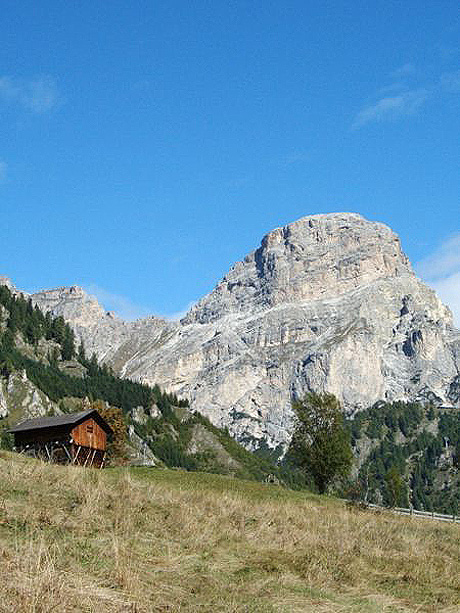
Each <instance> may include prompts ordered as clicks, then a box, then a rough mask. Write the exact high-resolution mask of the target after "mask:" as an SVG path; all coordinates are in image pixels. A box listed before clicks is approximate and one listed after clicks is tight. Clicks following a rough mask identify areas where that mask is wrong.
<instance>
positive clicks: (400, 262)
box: [33, 213, 460, 447]
mask: <svg viewBox="0 0 460 613" xmlns="http://www.w3.org/2000/svg"><path fill="white" fill-rule="evenodd" d="M33 299H34V300H35V301H36V302H37V303H38V304H39V305H40V306H41V307H43V308H45V309H51V310H52V311H53V312H55V313H58V314H62V315H63V316H64V317H65V318H66V319H68V320H69V321H70V322H71V323H72V324H73V326H74V328H75V331H76V332H77V334H78V336H79V337H80V338H82V339H83V340H84V342H85V346H86V348H87V353H91V352H92V351H95V352H96V353H97V355H98V356H99V357H100V358H101V359H103V360H105V361H106V362H108V363H110V364H111V365H112V366H113V367H114V368H115V369H116V370H117V371H118V372H120V373H121V374H122V375H123V376H127V377H130V378H134V379H137V380H141V381H145V382H148V383H158V384H159V385H160V386H162V387H164V388H166V389H168V390H170V391H174V392H175V393H177V394H178V395H181V396H185V397H187V398H189V400H190V402H191V405H192V408H196V409H198V410H200V411H201V412H203V413H205V414H206V415H208V416H209V418H210V419H211V420H212V421H213V422H214V423H216V424H217V425H225V426H228V427H229V429H230V431H231V432H232V433H233V434H234V435H235V436H236V437H237V438H238V439H239V440H241V441H243V442H245V443H246V444H247V446H248V447H256V446H257V445H258V444H260V442H261V441H262V440H264V441H265V442H267V443H268V444H269V445H270V446H272V447H275V446H277V445H279V444H282V445H284V444H285V443H286V442H287V441H288V440H289V437H290V431H291V428H292V411H291V400H292V398H293V397H298V396H302V395H303V394H305V393H306V392H307V391H310V390H313V391H318V392H323V391H328V392H332V393H334V394H335V395H336V396H338V397H339V399H340V400H341V401H342V403H343V404H344V406H345V408H346V410H347V411H350V412H351V411H355V410H359V409H360V408H363V407H366V406H369V405H370V404H373V403H374V402H376V401H377V400H419V401H423V402H428V401H431V402H434V403H436V404H455V405H457V404H458V403H459V402H460V392H459V389H460V378H459V377H458V367H459V365H460V334H459V333H458V332H457V331H456V330H454V328H453V327H452V316H451V313H450V311H449V310H448V309H447V308H446V307H445V306H444V305H443V304H442V303H441V302H440V301H439V299H438V297H437V296H436V294H435V293H434V292H433V291H432V290H431V289H429V288H428V287H427V286H426V285H425V284H424V283H422V282H421V281H420V280H419V279H417V278H416V276H415V275H414V273H413V271H412V268H411V266H410V263H409V261H408V259H407V257H406V256H405V255H404V253H403V252H402V250H401V246H400V243H399V239H398V237H397V236H396V235H395V234H394V233H393V232H392V231H391V230H390V229H389V228H388V227H387V226H385V225H383V224H381V223H375V222H371V221H368V220H366V219H364V218H363V217H361V216H360V215H356V214H351V213H336V214H328V215H314V216H310V217H304V218H302V219H300V220H298V221H296V222H294V223H291V224H289V225H287V226H285V227H284V228H277V229H275V230H273V231H272V232H269V233H268V234H267V235H266V236H265V237H264V238H263V239H262V243H261V246H260V247H259V248H258V249H257V250H256V251H254V252H252V253H250V254H249V255H248V256H246V258H244V260H243V261H241V262H238V263H236V264H235V265H234V266H233V267H232V268H231V270H230V271H229V273H228V274H227V275H226V276H225V277H224V278H223V279H222V280H221V281H220V282H219V283H218V284H217V286H216V288H215V289H214V290H213V291H212V292H211V293H210V294H208V295H207V296H205V297H204V298H203V299H202V300H200V301H199V302H198V303H197V304H196V305H195V306H194V307H193V308H192V309H191V310H190V312H189V313H188V314H187V315H186V317H185V318H184V319H183V320H182V321H181V322H175V323H174V322H166V321H163V320H160V319H156V318H149V319H144V320H138V321H136V322H123V321H122V320H120V319H118V318H116V317H114V316H113V315H111V314H107V313H105V312H104V310H103V309H102V307H100V305H99V304H98V303H97V301H96V300H95V299H93V298H91V297H89V296H88V295H87V294H85V292H83V290H81V289H79V288H63V289H59V290H51V291H49V292H47V291H45V292H40V293H39V294H35V295H34V296H33Z"/></svg>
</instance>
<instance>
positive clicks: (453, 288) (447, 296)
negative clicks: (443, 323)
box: [429, 272, 460, 328]
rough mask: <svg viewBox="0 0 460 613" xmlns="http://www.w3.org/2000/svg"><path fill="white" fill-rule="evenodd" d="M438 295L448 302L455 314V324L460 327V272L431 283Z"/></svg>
mask: <svg viewBox="0 0 460 613" xmlns="http://www.w3.org/2000/svg"><path fill="white" fill-rule="evenodd" d="M429 285H430V286H431V287H432V288H433V289H434V290H435V291H436V293H437V294H438V296H439V297H440V298H441V300H442V301H443V302H444V304H447V306H448V307H449V308H450V310H451V311H452V315H453V316H454V324H455V326H456V327H457V328H460V272H456V273H454V274H453V275H450V276H449V277H446V278H445V279H440V280H439V281H435V282H432V283H429Z"/></svg>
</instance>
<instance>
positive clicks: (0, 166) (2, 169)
mask: <svg viewBox="0 0 460 613" xmlns="http://www.w3.org/2000/svg"><path fill="white" fill-rule="evenodd" d="M7 172H8V165H7V163H6V162H2V161H0V183H4V182H5V181H6V176H7Z"/></svg>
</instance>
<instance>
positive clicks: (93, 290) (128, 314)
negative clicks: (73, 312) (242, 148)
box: [84, 283, 195, 321]
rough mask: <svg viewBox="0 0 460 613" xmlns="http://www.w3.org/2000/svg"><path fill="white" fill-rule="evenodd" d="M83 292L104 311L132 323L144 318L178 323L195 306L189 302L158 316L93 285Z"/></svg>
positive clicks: (150, 310)
mask: <svg viewBox="0 0 460 613" xmlns="http://www.w3.org/2000/svg"><path fill="white" fill-rule="evenodd" d="M84 289H85V291H86V292H88V293H89V294H92V295H93V296H96V298H97V299H98V301H99V302H100V303H101V304H102V305H103V307H104V309H105V310H106V311H113V312H114V313H115V314H116V315H117V316H118V317H120V318H121V319H124V320H125V321H134V320H136V319H144V318H146V317H159V318H161V319H167V320H168V321H179V320H180V319H182V317H184V316H185V315H186V314H187V312H188V310H189V309H190V308H191V307H192V306H193V304H195V303H194V302H190V303H189V304H188V305H187V306H186V307H185V308H184V309H181V310H179V311H176V312H173V313H167V314H159V313H157V312H155V311H154V310H153V309H151V308H149V307H146V306H144V305H140V304H136V303H134V302H133V301H132V300H130V299H129V298H126V296H121V295H120V294H115V293H113V292H109V291H107V290H106V289H104V288H102V287H100V286H99V285H97V284H95V283H90V284H89V285H86V286H85V288H84Z"/></svg>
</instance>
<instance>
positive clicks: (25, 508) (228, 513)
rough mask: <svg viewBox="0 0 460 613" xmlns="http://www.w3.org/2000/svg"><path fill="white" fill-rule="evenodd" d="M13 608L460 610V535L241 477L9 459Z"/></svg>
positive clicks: (6, 561)
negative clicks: (63, 465) (49, 463)
mask: <svg viewBox="0 0 460 613" xmlns="http://www.w3.org/2000/svg"><path fill="white" fill-rule="evenodd" d="M0 501H1V503H0V559H1V564H0V603H1V604H0V610H2V611H8V612H9V611H21V613H29V612H30V613H32V612H34V613H48V612H49V611H51V610H57V611H60V612H62V613H67V612H77V611H78V612H81V611H88V612H90V611H94V612H95V611H98V613H121V612H126V611H136V613H152V612H158V613H159V612H166V611H171V612H174V611H183V612H190V613H191V612H192V611H193V612H195V611H202V612H204V613H205V612H211V611H212V612H214V611H222V612H224V611H225V612H226V613H227V612H233V613H237V612H245V613H257V612H260V613H267V612H270V611H271V612H273V613H275V612H278V613H280V612H283V611H284V612H286V613H295V612H296V611H298V612H299V613H300V612H301V611H302V612H308V611H310V612H315V613H318V612H321V611H324V612H326V611H327V612H334V611H336V612H337V613H338V612H339V611H340V612H341V613H344V612H350V613H351V612H355V613H358V612H359V613H366V612H369V613H371V612H373V613H376V612H379V613H382V612H385V611H386V612H388V613H389V612H397V611H400V612H403V611H405V612H409V611H414V612H415V611H417V612H427V613H428V612H431V613H435V612H436V613H441V612H443V611H444V612H445V613H447V612H453V611H456V610H458V602H459V593H460V579H459V574H458V566H459V563H460V554H459V551H460V547H459V545H460V529H459V527H458V526H456V525H450V524H447V525H445V524H439V523H435V522H431V521H420V520H419V521H414V520H410V519H406V518H399V517H396V516H392V515H391V514H387V513H385V514H381V515H376V514H375V513H371V512H362V511H358V510H354V509H348V508H347V507H345V506H344V505H343V504H342V503H340V502H339V501H336V500H334V499H329V498H325V497H324V498H321V497H313V496H309V495H306V494H303V493H295V492H290V491H288V490H284V489H282V488H279V487H276V486H268V485H265V486H264V485H261V484H256V483H251V482H245V481H239V480H237V479H231V478H228V477H220V476H212V475H203V474H199V473H185V472H181V471H169V470H166V469H149V470H147V469H107V470H105V471H96V470H85V469H81V468H79V467H59V466H51V465H45V464H41V463H39V462H37V461H35V460H28V459H26V458H23V457H20V456H17V455H15V454H10V453H6V452H0Z"/></svg>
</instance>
